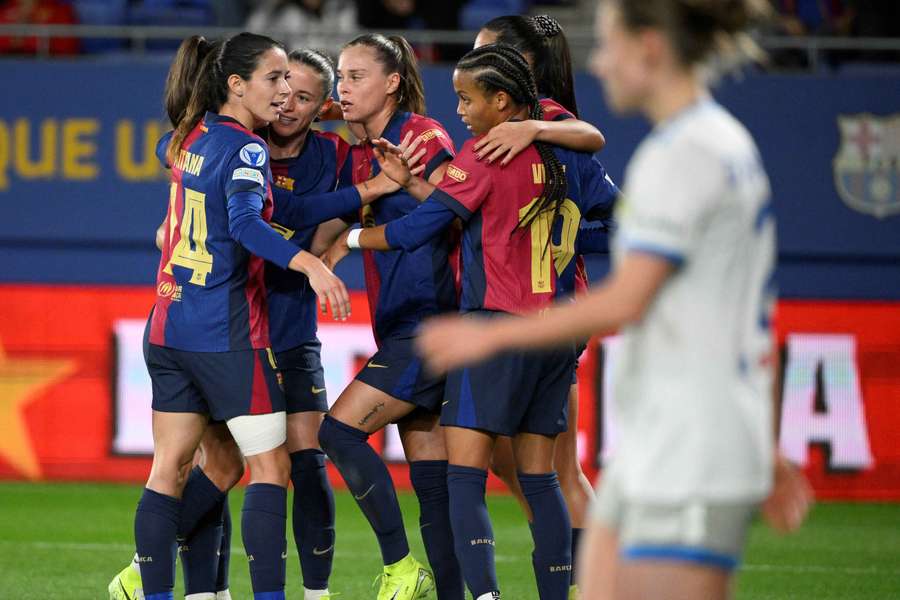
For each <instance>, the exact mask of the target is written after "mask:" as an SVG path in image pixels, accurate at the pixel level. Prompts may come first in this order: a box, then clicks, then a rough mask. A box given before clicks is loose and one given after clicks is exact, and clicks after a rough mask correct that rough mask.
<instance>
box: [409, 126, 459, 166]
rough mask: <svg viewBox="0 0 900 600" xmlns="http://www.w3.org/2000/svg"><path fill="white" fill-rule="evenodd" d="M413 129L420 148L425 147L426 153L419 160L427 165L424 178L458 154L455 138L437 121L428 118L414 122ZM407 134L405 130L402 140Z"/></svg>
mask: <svg viewBox="0 0 900 600" xmlns="http://www.w3.org/2000/svg"><path fill="white" fill-rule="evenodd" d="M412 131H413V132H414V135H415V137H414V138H413V141H415V140H416V139H419V140H421V141H420V142H419V150H422V149H423V148H424V149H425V155H424V156H423V157H422V158H421V160H420V161H419V164H424V165H425V172H424V173H422V178H423V179H428V178H429V177H431V174H432V173H434V171H435V169H437V168H438V167H439V166H441V165H442V164H443V163H444V162H446V161H448V160H452V159H453V157H454V156H455V155H456V149H455V148H454V147H453V140H452V139H450V135H449V134H447V132H446V131H444V128H443V127H441V126H440V125H438V124H437V123H436V122H435V121H432V120H430V119H426V120H423V121H420V122H417V123H415V124H413V126H412ZM405 136H406V132H403V133H402V134H401V136H400V139H401V140H402V139H403V137H405Z"/></svg>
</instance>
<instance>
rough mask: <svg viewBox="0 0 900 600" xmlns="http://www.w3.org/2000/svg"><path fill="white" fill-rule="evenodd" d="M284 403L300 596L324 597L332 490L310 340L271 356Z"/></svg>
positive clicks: (324, 404)
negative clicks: (321, 440)
mask: <svg viewBox="0 0 900 600" xmlns="http://www.w3.org/2000/svg"><path fill="white" fill-rule="evenodd" d="M276 361H277V364H278V371H279V373H281V376H282V385H283V387H284V392H285V399H286V402H287V413H288V415H287V444H288V452H289V453H290V458H291V483H292V484H293V486H294V499H293V507H292V516H293V519H292V524H293V530H294V543H295V544H296V546H297V555H298V556H299V559H300V569H301V572H302V575H303V587H304V592H303V593H304V600H317V599H318V598H320V597H322V596H327V594H328V593H329V592H328V579H329V578H330V576H331V568H332V562H333V560H334V543H335V536H334V518H335V508H334V493H333V491H332V489H331V484H330V483H329V481H328V472H327V471H326V468H325V453H324V452H323V451H322V449H321V448H320V447H319V440H318V435H319V428H320V427H321V425H322V419H323V416H324V414H325V412H326V411H327V410H328V401H327V396H326V391H325V373H324V371H323V369H322V361H321V344H320V343H319V341H318V340H313V341H311V342H309V343H307V344H303V345H301V346H298V347H297V348H293V349H291V350H288V351H285V352H279V353H278V354H277V355H276Z"/></svg>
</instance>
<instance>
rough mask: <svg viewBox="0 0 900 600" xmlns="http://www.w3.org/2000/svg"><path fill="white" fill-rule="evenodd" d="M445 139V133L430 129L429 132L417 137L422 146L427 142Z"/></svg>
mask: <svg viewBox="0 0 900 600" xmlns="http://www.w3.org/2000/svg"><path fill="white" fill-rule="evenodd" d="M444 137H447V136H445V135H444V132H443V131H441V130H440V129H429V130H427V131H424V132H422V133H420V134H419V137H417V138H416V139H418V140H420V141H419V143H420V144H424V143H426V142H430V141H431V140H433V139H435V138H444Z"/></svg>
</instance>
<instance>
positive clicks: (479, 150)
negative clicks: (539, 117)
mask: <svg viewBox="0 0 900 600" xmlns="http://www.w3.org/2000/svg"><path fill="white" fill-rule="evenodd" d="M537 134H538V128H537V125H536V123H535V121H531V120H528V121H506V122H504V123H500V124H499V125H494V127H492V128H491V130H490V131H488V132H487V133H486V134H484V137H482V138H481V139H480V140H478V141H477V142H475V145H474V146H472V150H474V151H475V157H476V158H477V159H478V160H486V161H487V162H488V163H492V162H494V161H495V160H497V159H499V158H501V157H502V158H503V160H502V161H501V162H500V164H501V165H503V166H506V165H508V164H509V161H511V160H512V159H513V158H515V157H516V155H517V154H519V153H520V152H522V150H524V149H525V148H527V147H528V146H530V145H531V144H532V142H534V140H535V139H536V138H537Z"/></svg>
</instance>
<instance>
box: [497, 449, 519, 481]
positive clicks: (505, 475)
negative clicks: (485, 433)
mask: <svg viewBox="0 0 900 600" xmlns="http://www.w3.org/2000/svg"><path fill="white" fill-rule="evenodd" d="M491 473H493V474H494V475H496V476H497V477H499V478H500V479H501V480H502V481H503V482H504V483H506V484H509V483H510V482H515V481H517V475H516V466H515V465H514V464H513V463H511V462H509V461H508V460H505V459H498V458H497V456H496V455H494V456H492V457H491Z"/></svg>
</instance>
